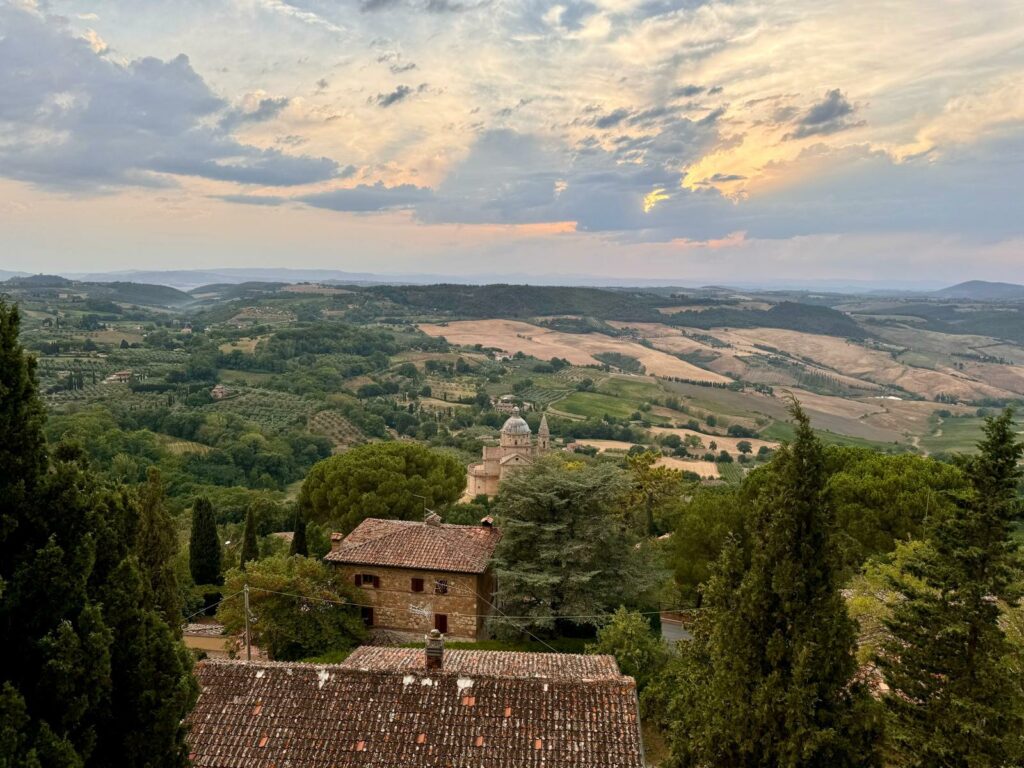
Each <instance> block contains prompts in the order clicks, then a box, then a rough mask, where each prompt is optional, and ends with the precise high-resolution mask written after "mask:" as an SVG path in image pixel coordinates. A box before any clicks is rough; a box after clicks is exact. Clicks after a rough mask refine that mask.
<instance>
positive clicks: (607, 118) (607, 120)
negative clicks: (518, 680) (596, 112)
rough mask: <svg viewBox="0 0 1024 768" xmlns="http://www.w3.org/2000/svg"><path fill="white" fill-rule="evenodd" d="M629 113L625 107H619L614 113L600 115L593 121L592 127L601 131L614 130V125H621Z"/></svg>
mask: <svg viewBox="0 0 1024 768" xmlns="http://www.w3.org/2000/svg"><path fill="white" fill-rule="evenodd" d="M629 115H630V111H629V110H628V109H626V108H625V107H620V108H619V109H616V110H615V111H614V112H609V113H608V114H607V115H601V117H598V118H595V119H594V127H595V128H600V129H602V130H604V129H606V128H614V127H615V126H616V125H618V124H619V123H621V122H622V121H623V120H625V119H626V118H627V117H629Z"/></svg>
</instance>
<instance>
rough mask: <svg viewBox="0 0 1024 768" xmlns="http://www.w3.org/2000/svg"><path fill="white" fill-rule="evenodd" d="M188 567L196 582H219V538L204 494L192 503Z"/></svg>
mask: <svg viewBox="0 0 1024 768" xmlns="http://www.w3.org/2000/svg"><path fill="white" fill-rule="evenodd" d="M188 568H189V571H190V572H191V573H192V581H194V582H195V583H196V584H219V583H220V582H221V575H220V539H218V538H217V521H216V520H215V519H214V516H213V504H211V503H210V499H209V498H207V497H206V496H200V497H199V498H198V499H196V500H195V503H194V504H193V505H192V533H191V536H190V537H189V547H188Z"/></svg>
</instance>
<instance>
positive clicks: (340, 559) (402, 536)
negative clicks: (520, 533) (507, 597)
mask: <svg viewBox="0 0 1024 768" xmlns="http://www.w3.org/2000/svg"><path fill="white" fill-rule="evenodd" d="M500 538H501V532H500V531H499V530H498V529H497V528H491V527H488V526H482V525H449V524H447V523H445V524H441V525H427V524H425V523H419V522H413V521H409V520H378V519H377V518H374V517H369V518H367V519H366V520H363V522H361V523H360V524H359V525H358V526H357V527H356V529H355V530H354V531H352V533H350V534H349V535H348V536H346V537H345V538H344V539H343V540H342V541H341V543H340V544H339V545H338V547H337V549H334V550H332V551H331V552H329V553H328V554H327V556H326V557H325V558H324V559H325V560H327V561H329V562H333V563H349V564H352V565H381V566H388V567H391V568H422V569H424V570H431V571H451V572H454V573H483V572H484V571H485V570H487V564H488V563H489V562H490V559H491V555H493V554H494V547H495V546H497V544H498V539H500Z"/></svg>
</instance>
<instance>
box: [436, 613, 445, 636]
mask: <svg viewBox="0 0 1024 768" xmlns="http://www.w3.org/2000/svg"><path fill="white" fill-rule="evenodd" d="M434 629H436V630H437V631H438V632H440V633H441V634H442V635H444V634H447V632H448V614H445V613H435V614H434Z"/></svg>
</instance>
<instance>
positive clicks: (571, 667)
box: [341, 645, 622, 681]
mask: <svg viewBox="0 0 1024 768" xmlns="http://www.w3.org/2000/svg"><path fill="white" fill-rule="evenodd" d="M341 666H343V667H346V668H349V669H361V670H364V671H382V672H407V671H410V670H419V669H422V668H423V649H421V648H385V647H382V646H376V645H364V646H361V647H359V648H356V650H354V651H353V652H352V653H351V655H350V656H349V657H348V658H347V659H345V661H344V662H343V663H342V664H341ZM444 668H445V669H446V670H447V671H449V672H456V673H459V674H466V675H495V676H498V677H529V678H535V679H544V680H561V681H573V680H575V681H581V680H585V681H593V680H621V679H622V673H621V672H619V666H618V664H616V663H615V657H614V656H603V655H596V654H595V655H583V654H579V653H520V652H516V651H459V650H446V651H445V652H444Z"/></svg>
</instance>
